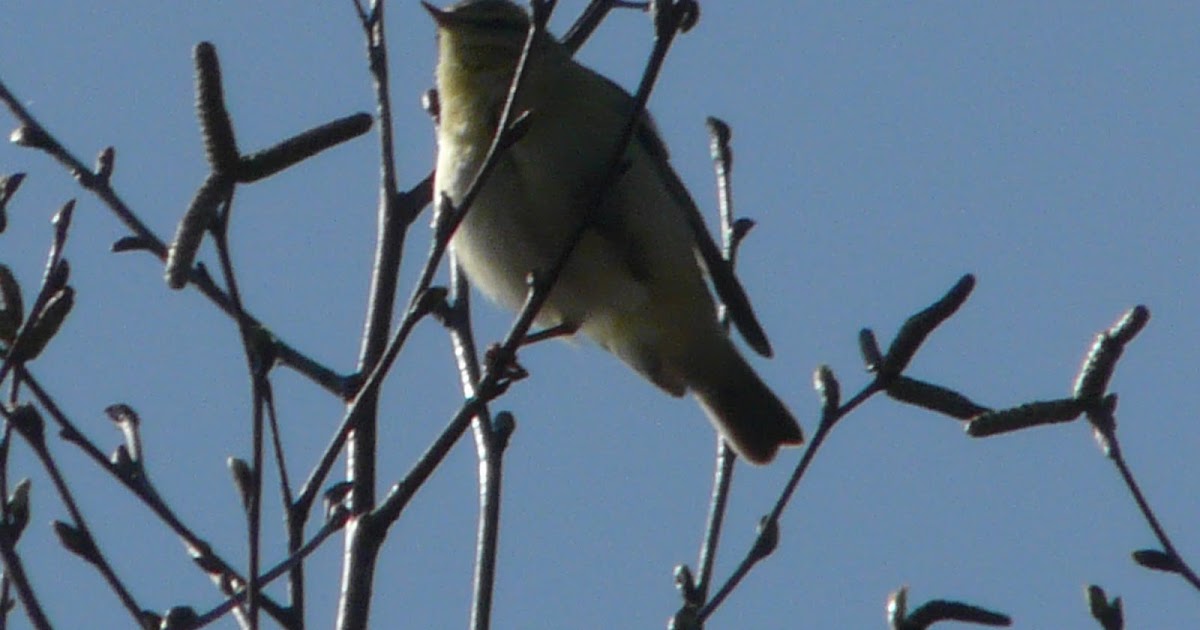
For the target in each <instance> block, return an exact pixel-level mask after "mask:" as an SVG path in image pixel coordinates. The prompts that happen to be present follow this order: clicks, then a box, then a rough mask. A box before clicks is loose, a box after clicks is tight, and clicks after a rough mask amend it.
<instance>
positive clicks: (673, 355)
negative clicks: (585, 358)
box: [422, 0, 804, 464]
mask: <svg viewBox="0 0 1200 630" xmlns="http://www.w3.org/2000/svg"><path fill="white" fill-rule="evenodd" d="M422 4H423V5H424V7H425V9H426V10H427V11H428V12H429V14H430V15H431V16H432V17H433V20H434V22H435V24H436V31H437V49H438V60H437V67H436V71H435V78H436V86H437V94H438V110H437V123H436V126H437V130H436V131H437V165H436V174H435V177H434V191H435V197H434V199H435V200H436V199H442V198H446V199H448V200H449V201H450V202H451V204H459V203H460V202H461V201H462V199H463V196H464V195H465V194H466V192H467V190H468V188H469V187H470V185H471V182H472V180H473V179H474V178H475V176H476V173H477V171H478V170H479V167H480V165H481V164H482V163H483V161H484V159H485V155H486V154H487V152H488V148H489V146H490V144H491V142H492V138H493V136H494V135H495V133H496V129H497V127H498V125H499V124H500V122H501V121H500V118H501V116H502V111H503V108H504V104H505V101H506V99H507V96H508V92H509V86H510V83H511V81H512V78H513V76H514V74H515V71H516V67H517V65H518V63H519V60H520V58H521V55H522V50H523V48H524V46H525V40H526V37H527V33H528V31H529V24H530V18H529V15H528V13H527V12H526V11H525V9H523V8H522V7H520V6H518V5H516V4H514V3H513V2H510V1H509V0H466V1H464V2H459V3H456V4H454V5H451V6H450V7H449V8H446V9H442V8H438V7H436V6H434V5H431V4H429V3H426V2H422ZM514 107H515V109H514V111H517V112H527V120H526V121H525V123H527V124H526V125H525V130H524V132H523V134H522V135H520V136H519V137H518V138H517V139H516V140H515V142H513V143H512V144H511V146H508V147H506V148H503V149H502V153H501V154H500V156H499V158H498V161H497V162H496V165H495V167H494V170H493V171H492V172H491V173H490V175H489V177H488V178H487V179H486V180H484V183H483V184H482V186H481V187H480V188H479V190H478V194H477V196H476V197H475V199H474V201H473V203H472V205H470V206H469V207H468V208H466V209H465V212H466V214H465V216H464V217H463V219H462V221H461V223H460V224H459V226H458V228H457V230H456V231H455V232H454V234H453V236H452V238H451V240H450V248H451V250H452V251H453V253H454V255H455V259H456V260H457V261H458V264H460V265H461V267H462V268H463V270H464V271H465V272H466V275H467V278H468V279H469V280H470V281H471V283H472V284H473V285H474V286H476V287H477V288H479V289H480V290H481V291H482V292H483V293H484V294H485V295H487V296H488V297H489V298H491V299H492V300H493V301H495V302H498V303H499V304H500V305H502V306H505V307H508V308H510V309H512V310H518V309H520V308H521V306H522V304H523V303H524V301H525V299H526V296H527V293H528V291H529V284H528V278H529V274H531V273H536V272H546V271H548V270H549V269H551V268H552V267H553V265H554V263H555V261H556V260H557V259H558V258H559V257H560V256H561V255H562V254H563V252H564V251H565V249H566V248H567V247H568V246H569V245H570V244H571V242H572V241H573V238H574V237H575V236H576V233H577V232H579V231H580V230H582V232H581V236H579V237H578V240H577V241H576V244H575V248H574V250H573V251H572V252H571V254H570V257H569V258H568V259H567V261H566V263H565V265H564V266H563V268H562V271H561V273H560V275H559V277H558V279H557V282H556V283H555V284H554V285H553V287H552V288H551V289H550V293H549V296H548V298H547V299H546V301H545V303H544V305H543V306H542V308H541V310H540V311H539V312H538V314H537V317H536V319H535V321H536V323H537V324H538V325H539V326H540V327H543V328H544V329H546V330H560V331H567V332H571V333H574V332H578V333H581V334H582V335H584V336H586V337H588V338H590V339H591V340H592V341H594V342H595V343H596V344H597V345H599V346H600V347H601V348H603V349H605V350H607V351H608V352H610V353H612V354H613V355H615V356H616V357H617V358H619V359H620V360H621V361H623V362H624V363H626V364H627V365H629V366H630V367H632V368H633V369H634V370H635V371H636V372H638V373H639V374H641V375H642V376H643V377H645V378H646V379H647V380H649V381H650V382H651V383H653V384H654V385H656V386H657V387H658V388H660V389H662V390H663V391H665V392H666V393H668V394H670V395H672V396H675V397H681V396H683V395H685V394H687V393H689V392H690V393H691V394H692V395H694V397H695V398H696V399H697V400H698V401H699V403H700V406H701V407H702V408H703V410H704V412H705V413H706V415H707V417H708V418H709V420H710V421H711V422H712V424H713V426H714V427H715V428H716V429H717V431H718V432H719V433H720V435H721V436H722V437H723V438H724V440H725V441H726V442H727V443H728V444H729V445H730V446H731V447H732V448H733V450H734V452H736V453H737V454H738V455H739V456H740V457H742V458H743V459H745V460H748V461H750V462H752V463H755V464H766V463H768V462H770V461H772V460H773V459H774V457H775V455H776V453H777V451H778V450H779V448H780V447H781V446H789V445H798V444H801V443H802V442H803V440H804V438H803V433H802V431H801V429H800V425H799V423H797V422H796V419H795V418H794V416H793V415H792V413H791V412H790V411H789V410H788V408H787V406H786V405H785V404H784V403H783V402H782V401H781V400H780V399H779V397H778V396H776V395H775V394H774V393H773V392H772V391H771V389H770V388H769V387H768V386H767V385H766V384H765V383H764V382H763V381H762V379H761V378H760V377H759V376H758V374H756V373H755V371H754V369H753V368H752V367H751V366H750V364H749V363H747V361H746V359H745V358H743V356H742V355H741V353H740V352H739V351H738V349H737V348H736V346H735V345H734V343H733V341H732V340H731V339H730V337H729V334H728V332H727V331H726V329H725V327H723V326H722V325H721V323H720V321H719V319H718V315H717V308H716V302H715V300H714V298H713V295H712V293H711V292H710V289H709V284H708V282H711V283H712V285H713V286H714V287H715V290H716V291H717V294H718V295H719V296H720V297H721V299H722V301H723V302H725V303H726V305H727V306H728V307H729V312H730V314H731V318H732V319H733V322H734V324H735V325H736V326H737V328H738V330H739V331H741V332H742V335H743V337H745V338H746V339H747V341H748V343H749V344H750V345H751V346H752V347H753V348H755V349H756V350H757V351H759V353H760V354H764V355H767V356H769V355H770V354H771V349H770V345H769V343H768V342H767V338H766V335H765V333H763V331H762V329H761V327H760V326H759V324H758V321H757V319H756V318H755V316H754V313H753V310H752V309H751V308H750V303H749V300H748V298H747V297H746V295H745V293H744V291H743V289H742V287H741V285H740V283H739V282H738V280H737V279H736V278H735V277H734V275H733V271H732V268H731V266H730V264H729V263H728V261H726V260H725V259H724V258H722V256H721V254H720V252H719V250H718V248H717V246H716V244H715V242H714V241H713V239H712V236H711V234H710V233H709V232H708V230H707V228H706V227H705V226H704V221H703V218H702V217H701V215H700V212H699V210H698V209H697V206H696V204H695V202H694V200H693V199H692V197H691V196H690V194H689V193H688V191H687V189H686V188H685V187H684V185H683V183H682V182H681V181H680V179H679V177H678V175H677V174H676V173H675V171H674V170H673V169H672V167H671V165H670V162H669V160H668V154H667V151H666V147H665V145H664V144H663V142H662V140H661V139H660V138H659V135H658V132H657V130H656V129H655V127H654V123H653V121H652V120H651V119H650V116H649V115H648V114H641V115H640V117H639V119H638V120H637V122H636V127H635V131H634V134H633V136H632V138H631V140H630V142H629V145H628V147H627V148H626V149H625V151H624V153H623V155H622V156H621V159H620V163H619V168H618V169H617V172H616V174H615V176H614V177H613V178H611V179H609V180H607V183H606V175H607V174H608V173H607V171H608V170H609V165H610V163H611V161H612V158H613V156H614V155H615V153H616V150H617V147H616V143H617V142H618V140H619V139H620V137H621V136H622V131H623V129H624V128H625V127H626V125H627V123H628V120H629V118H630V116H631V115H632V112H633V110H634V108H635V106H634V99H633V97H632V96H630V94H629V93H628V92H626V91H625V90H624V89H623V88H621V87H620V86H618V85H617V84H616V83H614V82H613V81H611V80H609V79H608V78H606V77H604V76H602V75H601V74H599V73H597V72H595V71H593V70H591V69H589V68H587V67H585V66H584V65H582V64H580V63H578V62H577V61H575V60H574V59H573V58H572V55H571V51H570V50H569V49H568V48H567V47H566V46H565V45H563V44H562V43H561V42H559V41H558V40H556V39H555V38H554V37H553V36H552V35H550V34H548V33H546V32H544V31H541V32H539V34H538V36H537V38H536V40H535V41H534V42H533V44H532V47H531V49H530V53H529V56H528V60H527V62H526V69H525V74H524V78H523V82H522V86H521V88H520V90H519V91H518V92H517V95H516V100H515V102H514ZM602 186H607V188H605V189H603V190H598V189H599V188H600V187H602ZM597 199H599V200H600V201H599V203H598V204H597V202H596V200H597ZM706 278H707V281H706Z"/></svg>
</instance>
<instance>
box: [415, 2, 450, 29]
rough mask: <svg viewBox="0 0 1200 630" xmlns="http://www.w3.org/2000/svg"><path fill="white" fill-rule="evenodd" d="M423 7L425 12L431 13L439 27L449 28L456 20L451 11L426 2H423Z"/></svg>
mask: <svg viewBox="0 0 1200 630" xmlns="http://www.w3.org/2000/svg"><path fill="white" fill-rule="evenodd" d="M421 6H423V7H425V10H426V11H428V12H429V15H430V16H431V17H432V18H433V21H434V22H437V25H438V26H448V25H449V24H450V23H451V22H452V21H453V20H454V18H453V17H451V14H450V12H449V11H444V10H442V9H439V8H437V7H435V6H433V5H432V4H429V3H428V2H425V1H424V0H421Z"/></svg>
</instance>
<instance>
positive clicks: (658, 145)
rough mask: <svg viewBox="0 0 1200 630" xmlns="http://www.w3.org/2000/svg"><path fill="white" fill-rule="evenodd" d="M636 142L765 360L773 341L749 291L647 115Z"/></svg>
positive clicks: (716, 283)
mask: <svg viewBox="0 0 1200 630" xmlns="http://www.w3.org/2000/svg"><path fill="white" fill-rule="evenodd" d="M634 141H635V142H638V143H639V144H641V146H642V148H643V149H645V150H646V152H647V153H649V154H650V156H651V158H652V161H653V163H654V165H655V167H656V168H657V169H658V171H659V175H660V177H661V178H662V181H663V182H665V183H666V186H667V190H668V191H669V192H670V193H671V196H673V197H675V199H676V200H677V201H678V202H679V203H678V206H679V208H680V209H682V210H683V212H684V215H685V218H686V219H687V223H688V225H689V226H690V227H691V228H692V234H693V236H694V237H695V242H696V249H697V250H699V252H700V258H701V260H703V261H704V266H705V268H706V269H707V270H708V277H709V278H710V279H711V280H712V284H713V288H715V289H716V290H717V296H718V297H720V298H721V301H722V302H724V303H725V306H726V308H727V309H728V311H729V316H730V318H731V319H732V320H733V323H734V325H735V326H737V329H738V332H740V333H742V338H743V339H745V340H746V343H747V344H749V345H750V347H751V348H753V349H754V351H755V352H757V353H759V354H761V355H762V356H764V357H769V356H771V354H772V350H771V342H770V341H768V340H767V333H766V332H765V331H763V329H762V325H761V324H759V323H758V317H757V316H755V314H754V308H753V307H752V306H750V298H749V297H748V296H747V295H746V290H745V289H744V288H742V283H741V282H740V281H738V279H737V276H736V275H735V274H734V272H733V266H732V265H730V264H729V261H728V260H725V257H724V256H722V255H721V250H720V248H718V247H717V243H716V241H714V240H713V237H712V233H710V232H709V231H708V226H707V225H705V223H704V217H702V216H701V215H700V210H699V209H698V208H697V207H696V202H695V200H693V199H692V195H691V194H690V193H689V192H688V190H687V187H685V186H684V185H683V182H681V181H679V175H677V174H676V173H675V169H673V168H671V164H670V162H669V161H668V160H669V155H668V154H667V148H666V145H665V144H663V141H662V140H661V139H660V138H659V136H658V133H657V131H656V130H655V128H654V122H653V121H652V120H651V119H650V116H649V115H648V114H647V115H646V116H645V117H644V118H643V120H642V123H641V124H639V125H638V128H637V133H636V135H635V137H634Z"/></svg>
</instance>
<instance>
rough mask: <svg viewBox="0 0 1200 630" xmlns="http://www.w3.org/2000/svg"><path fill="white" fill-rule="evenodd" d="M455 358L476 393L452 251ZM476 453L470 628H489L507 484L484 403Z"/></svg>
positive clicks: (468, 390) (467, 295)
mask: <svg viewBox="0 0 1200 630" xmlns="http://www.w3.org/2000/svg"><path fill="white" fill-rule="evenodd" d="M446 320H447V321H446V325H447V328H448V329H449V331H450V341H451V343H452V344H454V359H455V362H456V363H457V364H458V376H459V382H460V384H461V386H462V390H463V397H464V398H467V399H470V398H471V397H472V396H474V395H475V394H476V393H477V391H478V390H477V387H478V385H479V378H480V368H479V353H478V352H477V350H476V346H475V335H474V333H473V331H472V329H471V286H470V284H469V283H468V282H467V277H466V274H465V273H464V272H463V270H462V268H461V267H460V266H459V265H458V262H457V261H456V260H455V258H454V256H453V255H451V256H450V300H449V305H448V308H447V313H446ZM472 426H473V428H474V433H475V454H476V457H477V458H478V459H479V526H478V528H477V531H476V537H475V574H474V577H473V579H472V589H471V590H472V597H471V628H472V629H473V630H487V628H489V627H490V625H491V618H492V595H493V592H494V591H495V584H496V552H497V550H498V548H499V537H500V505H501V499H500V493H501V490H502V489H503V485H502V483H501V482H502V479H503V473H504V448H503V445H502V444H499V443H498V439H497V438H498V436H497V434H496V431H495V429H494V428H493V427H492V416H491V412H490V411H489V409H488V408H487V406H486V405H485V406H483V407H482V408H481V410H480V412H479V414H478V415H476V416H475V421H474V423H473V425H472Z"/></svg>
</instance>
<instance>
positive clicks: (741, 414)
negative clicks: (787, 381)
mask: <svg viewBox="0 0 1200 630" xmlns="http://www.w3.org/2000/svg"><path fill="white" fill-rule="evenodd" d="M703 345H704V346H705V348H704V351H703V355H704V356H703V357H694V359H695V360H693V361H690V362H689V363H690V365H689V366H687V367H686V368H685V370H684V372H685V374H686V380H687V382H688V387H689V388H690V389H691V390H692V392H693V393H694V394H695V395H696V398H697V400H699V401H700V406H701V407H703V408H704V411H705V412H706V413H707V414H708V418H709V420H711V421H712V423H713V425H714V426H715V427H716V428H717V430H718V431H720V433H721V435H722V436H723V437H724V438H725V441H727V442H729V445H730V446H732V447H733V450H734V451H736V452H737V454H738V455H740V456H742V457H743V458H744V459H746V460H749V461H750V462H753V463H755V464H766V463H768V462H770V461H771V460H772V459H774V458H775V453H776V451H778V450H779V447H781V446H785V445H797V444H801V443H803V442H804V435H803V433H802V432H801V431H800V425H799V424H798V423H797V422H796V419H795V418H794V417H793V416H792V413H791V412H790V411H788V409H787V407H785V406H784V404H783V402H782V401H780V400H779V398H778V397H777V396H776V395H775V394H774V392H772V391H771V389H770V388H768V387H767V385H766V383H763V381H762V379H760V378H759V377H758V374H755V372H754V369H753V368H751V367H750V364H748V363H746V360H745V359H744V358H742V355H741V354H739V353H738V351H737V349H736V348H735V347H734V346H733V342H731V341H730V340H729V338H728V337H725V336H723V335H722V336H720V337H719V341H718V340H715V339H714V340H713V341H710V342H708V343H705V344H703Z"/></svg>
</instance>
